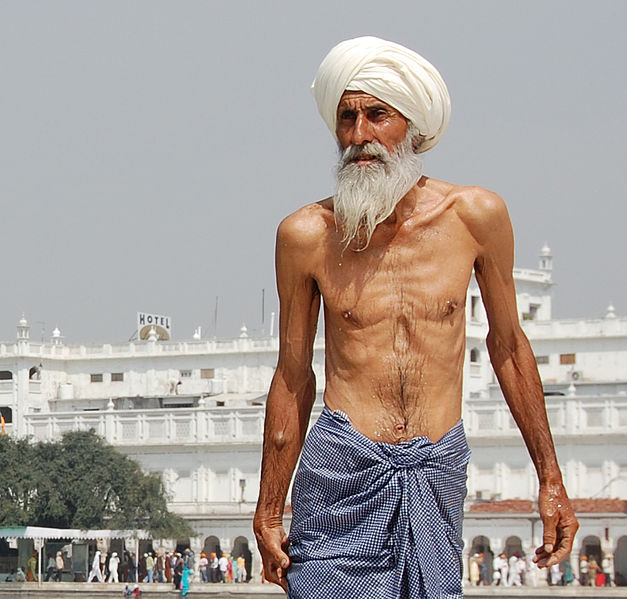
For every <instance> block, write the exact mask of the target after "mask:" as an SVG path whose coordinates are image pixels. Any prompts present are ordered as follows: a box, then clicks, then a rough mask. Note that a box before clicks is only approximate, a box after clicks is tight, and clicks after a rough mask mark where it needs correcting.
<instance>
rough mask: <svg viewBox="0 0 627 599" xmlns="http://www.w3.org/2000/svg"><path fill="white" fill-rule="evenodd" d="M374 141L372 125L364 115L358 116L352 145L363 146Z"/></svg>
mask: <svg viewBox="0 0 627 599" xmlns="http://www.w3.org/2000/svg"><path fill="white" fill-rule="evenodd" d="M373 141H374V134H373V129H372V123H371V122H370V121H369V120H368V119H367V118H366V117H365V116H364V115H363V114H358V115H357V118H356V119H355V125H354V127H353V135H352V137H351V143H352V144H353V145H355V146H362V145H364V144H366V143H371V142H373Z"/></svg>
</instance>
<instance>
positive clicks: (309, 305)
mask: <svg viewBox="0 0 627 599" xmlns="http://www.w3.org/2000/svg"><path fill="white" fill-rule="evenodd" d="M306 210H307V209H303V210H302V211H299V212H298V213H296V214H294V215H292V216H290V217H288V218H287V219H285V220H284V221H283V222H282V223H281V225H280V226H279V230H278V233H277V244H276V275H277V288H278V293H279V302H280V319H279V360H278V364H277V368H276V371H275V373H274V377H273V379H272V384H271V386H270V391H269V392H268V401H267V403H266V418H265V427H264V441H263V460H262V465H261V484H260V489H259V500H258V502H257V511H256V513H255V519H254V530H255V536H256V537H257V543H258V545H259V551H260V552H261V556H262V558H263V564H264V574H265V577H266V579H267V580H269V581H270V582H274V583H276V584H279V585H281V586H282V587H283V588H284V589H286V590H287V581H286V579H285V574H286V572H287V568H288V567H289V557H288V555H287V546H288V542H289V541H288V538H287V535H286V533H285V530H284V529H283V510H284V507H285V498H286V496H287V491H288V488H289V484H290V480H291V478H292V473H293V471H294V468H295V466H296V462H297V461H298V457H299V455H300V451H301V449H302V446H303V442H304V439H305V434H306V432H307V427H308V423H309V417H310V414H311V408H312V406H313V402H314V400H315V395H316V381H315V377H314V374H313V370H312V367H311V362H312V358H313V344H314V338H315V334H316V324H317V321H318V311H319V309H320V294H319V292H318V287H317V285H316V282H315V280H314V279H313V277H312V276H311V273H310V265H311V263H312V260H313V255H314V254H315V252H314V251H313V250H314V249H315V244H316V239H315V232H314V231H312V228H311V226H310V224H311V222H310V219H306V218H304V216H305V215H304V214H303V212H304V211H306ZM312 233H313V235H312ZM318 239H319V238H318Z"/></svg>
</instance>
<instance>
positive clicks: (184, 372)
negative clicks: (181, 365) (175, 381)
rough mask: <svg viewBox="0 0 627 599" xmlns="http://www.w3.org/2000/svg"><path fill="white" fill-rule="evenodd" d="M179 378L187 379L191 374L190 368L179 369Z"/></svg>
mask: <svg viewBox="0 0 627 599" xmlns="http://www.w3.org/2000/svg"><path fill="white" fill-rule="evenodd" d="M180 373H181V378H182V379H189V378H191V376H192V371H191V370H181V371H180Z"/></svg>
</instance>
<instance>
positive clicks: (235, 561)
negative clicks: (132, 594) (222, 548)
mask: <svg viewBox="0 0 627 599" xmlns="http://www.w3.org/2000/svg"><path fill="white" fill-rule="evenodd" d="M196 566H198V573H199V581H200V582H202V583H207V582H213V583H218V582H222V583H243V582H248V573H247V571H246V560H245V558H244V556H243V555H239V556H238V557H237V558H236V557H234V556H231V555H229V554H227V553H224V552H220V554H219V556H218V553H217V552H211V553H210V554H209V555H207V554H206V553H205V552H202V553H201V554H200V559H199V560H198V564H196V556H195V555H194V552H193V551H192V550H191V549H189V548H187V549H185V551H183V552H182V553H180V552H178V551H174V552H159V551H157V552H155V553H153V552H151V551H149V552H146V553H144V554H143V556H141V557H140V558H139V559H137V556H136V554H135V553H134V552H129V551H125V552H124V556H123V558H122V559H120V557H119V556H118V554H117V553H116V552H113V553H111V555H110V556H109V558H108V559H107V554H106V553H101V552H100V551H96V553H95V554H94V558H93V561H92V566H91V570H90V572H89V575H88V576H87V582H92V581H93V580H96V581H98V582H105V580H106V582H145V583H148V584H151V583H169V584H173V585H174V588H175V589H179V590H182V589H184V588H185V587H186V586H188V585H189V584H191V582H193V580H194V576H195V572H196Z"/></svg>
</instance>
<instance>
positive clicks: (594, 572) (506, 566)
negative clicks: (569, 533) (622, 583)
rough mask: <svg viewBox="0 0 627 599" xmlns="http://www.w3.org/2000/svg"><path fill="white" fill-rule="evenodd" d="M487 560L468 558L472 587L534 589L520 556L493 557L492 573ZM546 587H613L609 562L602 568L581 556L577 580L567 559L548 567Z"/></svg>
mask: <svg viewBox="0 0 627 599" xmlns="http://www.w3.org/2000/svg"><path fill="white" fill-rule="evenodd" d="M488 563H489V557H486V556H485V555H484V554H483V553H475V554H474V555H473V556H472V557H471V558H470V563H469V572H468V578H469V582H470V584H471V585H472V586H480V585H493V586H506V587H515V586H523V585H530V584H531V585H534V586H535V585H536V584H538V583H539V580H537V579H536V580H529V578H530V576H529V575H530V574H531V573H532V572H531V569H532V568H533V566H530V565H529V564H528V563H527V560H526V559H525V557H524V556H523V555H521V554H520V553H513V554H511V555H510V556H509V557H508V556H507V555H506V554H505V553H501V554H499V555H496V556H494V559H493V560H492V569H491V572H490V571H489V569H488ZM547 582H548V584H549V586H567V585H570V584H579V585H580V586H597V587H599V586H608V587H609V586H613V580H612V567H611V561H610V560H609V559H608V558H605V559H603V560H602V562H601V564H599V563H598V562H597V560H596V559H595V558H594V557H590V559H588V556H586V555H584V556H582V557H581V560H580V562H579V576H577V575H576V573H575V572H574V570H573V568H572V566H571V563H570V560H569V559H566V560H564V561H562V562H561V563H559V564H555V565H553V566H551V568H550V569H549V571H548V573H547Z"/></svg>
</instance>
